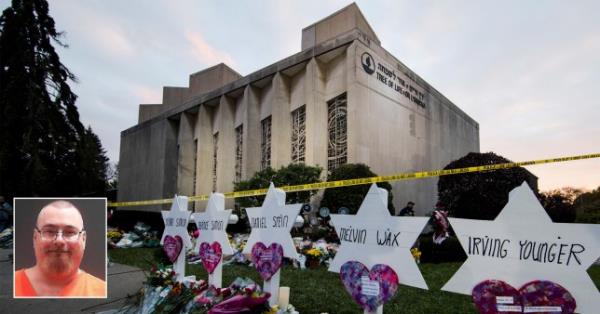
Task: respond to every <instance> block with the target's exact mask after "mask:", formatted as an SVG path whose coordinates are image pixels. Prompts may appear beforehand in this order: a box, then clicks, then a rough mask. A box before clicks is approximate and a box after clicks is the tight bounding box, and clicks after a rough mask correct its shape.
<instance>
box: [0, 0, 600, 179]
mask: <svg viewBox="0 0 600 314" xmlns="http://www.w3.org/2000/svg"><path fill="white" fill-rule="evenodd" d="M9 3H10V2H9V1H7V0H0V8H2V9H4V8H6V7H7V6H8V5H9ZM350 3H351V1H342V0H331V1H325V0H319V1H313V0H304V1H282V0H280V1H276V0H274V1H266V0H260V1H249V0H238V1H233V0H220V1H166V0H164V1H162V0H161V1H158V0H145V1H141V0H128V1H114V0H111V1H108V0H102V1H98V0H86V1H79V0H60V1H51V2H50V15H51V16H52V17H53V18H54V20H55V22H56V27H57V30H59V31H64V37H63V39H62V40H63V42H66V43H67V44H68V45H69V47H68V48H67V49H63V48H60V49H59V54H60V57H61V61H62V62H63V64H65V65H66V66H67V67H68V68H69V69H70V70H71V71H72V72H73V73H74V74H75V75H76V76H77V77H78V83H76V84H75V83H73V84H71V86H72V88H73V89H74V91H75V93H76V94H77V95H78V96H79V98H78V102H77V106H78V108H79V112H80V115H81V120H82V122H83V123H84V125H86V126H88V125H90V126H91V127H92V129H93V130H94V132H95V133H96V134H98V135H99V137H100V139H101V141H102V144H103V146H104V148H105V149H106V151H107V155H108V157H109V158H110V159H111V162H118V158H119V145H120V132H121V131H123V130H125V129H127V128H129V127H132V126H134V125H135V124H136V123H137V118H138V105H139V104H141V103H145V104H147V103H161V100H162V87H163V86H187V84H188V77H189V74H191V73H194V72H197V71H199V70H202V69H204V68H207V67H210V66H212V65H215V64H217V63H220V62H224V63H226V64H227V65H229V66H230V67H232V68H233V69H235V70H236V71H237V72H238V73H240V74H242V75H247V74H250V73H252V72H254V71H256V70H259V69H261V68H264V67H266V66H268V65H270V64H273V63H275V62H277V61H279V60H281V59H283V58H286V57H288V56H290V55H292V54H294V53H297V52H299V51H300V42H301V33H302V28H304V27H306V26H308V25H310V24H312V23H314V22H316V21H318V20H320V19H322V18H324V17H326V16H328V15H330V14H331V13H333V12H335V11H337V10H339V9H341V8H343V7H345V6H346V5H348V4H350ZM356 3H357V5H358V6H359V8H360V9H361V11H362V13H363V15H364V16H365V18H366V19H367V21H368V22H369V24H370V25H371V27H372V28H373V29H374V31H375V33H376V34H377V35H378V37H379V39H380V40H381V43H382V46H383V47H384V48H385V49H386V50H387V51H389V52H390V53H391V54H393V55H394V56H395V57H397V58H398V59H399V60H400V61H402V62H403V63H404V64H405V65H407V66H408V67H409V68H411V69H412V70H413V71H415V72H416V73H417V74H419V75H420V76H421V77H422V78H423V79H425V80H426V81H427V82H428V83H429V84H431V85H432V86H433V87H435V88H436V89H437V90H438V91H440V92H441V93H442V94H444V95H445V96H446V97H447V98H448V99H450V100H451V101H452V102H453V103H454V104H456V105H457V106H458V107H460V108H461V109H462V110H463V111H464V112H466V113H467V114H468V115H469V116H471V117H472V118H473V119H475V120H476V121H477V122H479V126H480V133H479V135H480V150H481V152H489V151H492V152H495V153H496V154H499V155H501V156H504V157H506V158H508V159H510V160H512V161H527V160H536V159H546V158H555V157H563V156H572V155H581V154H591V153H600V139H599V135H600V123H599V120H600V98H599V97H598V94H597V90H598V89H599V87H600V57H599V56H600V22H599V21H600V2H598V1H494V2H492V1H459V0H453V1H397V0H391V1H373V0H371V1H356ZM527 169H528V170H529V171H531V172H532V173H533V174H535V175H536V176H538V178H539V181H538V185H539V188H540V190H550V189H556V188H561V187H566V186H570V187H575V188H582V189H593V188H597V187H599V186H600V159H590V160H582V161H571V162H564V163H554V164H547V165H539V166H529V167H527ZM422 170H436V169H422ZM398 172H403V171H402V169H398ZM381 175H385V174H381Z"/></svg>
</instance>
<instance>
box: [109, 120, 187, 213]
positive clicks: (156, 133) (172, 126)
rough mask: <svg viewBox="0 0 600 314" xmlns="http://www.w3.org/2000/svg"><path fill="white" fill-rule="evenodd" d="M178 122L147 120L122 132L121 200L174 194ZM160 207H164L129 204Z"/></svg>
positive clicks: (120, 162) (151, 208)
mask: <svg viewBox="0 0 600 314" xmlns="http://www.w3.org/2000/svg"><path fill="white" fill-rule="evenodd" d="M178 128H179V122H178V121H172V120H169V119H164V120H156V121H152V122H147V123H146V124H145V125H144V127H142V128H136V129H133V130H126V131H123V132H121V150H120V156H119V185H120V186H119V193H118V200H119V201H137V200H147V199H157V198H170V197H173V195H174V193H175V190H176V187H177V134H178ZM127 209H132V210H160V209H163V206H159V205H157V206H144V207H128V208H127Z"/></svg>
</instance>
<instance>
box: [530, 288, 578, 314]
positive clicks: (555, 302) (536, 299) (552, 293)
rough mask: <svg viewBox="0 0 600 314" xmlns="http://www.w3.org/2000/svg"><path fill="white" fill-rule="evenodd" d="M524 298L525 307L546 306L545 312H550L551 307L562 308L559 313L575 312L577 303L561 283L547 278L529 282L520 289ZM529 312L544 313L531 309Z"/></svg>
mask: <svg viewBox="0 0 600 314" xmlns="http://www.w3.org/2000/svg"><path fill="white" fill-rule="evenodd" d="M519 293H521V298H522V300H523V308H524V309H525V308H527V307H529V308H530V309H533V308H534V307H541V308H545V311H544V313H546V314H547V313H548V310H550V308H551V307H554V308H556V309H558V308H560V310H558V311H556V312H558V313H563V314H564V313H574V312H575V308H576V307H577V303H576V302H575V299H574V298H573V296H572V295H571V293H569V291H568V290H567V289H565V288H564V287H562V286H561V285H559V284H557V283H554V282H552V281H547V280H535V281H531V282H528V283H526V284H524V285H523V287H521V289H519ZM528 313H542V311H541V309H540V311H539V312H536V311H530V312H528Z"/></svg>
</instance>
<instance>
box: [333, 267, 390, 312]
mask: <svg viewBox="0 0 600 314" xmlns="http://www.w3.org/2000/svg"><path fill="white" fill-rule="evenodd" d="M340 279H342V282H343V283H344V286H345V287H346V290H348V292H349V293H350V295H351V296H352V298H353V299H354V301H356V303H358V305H360V306H361V307H362V308H363V309H365V310H368V311H370V312H374V311H376V310H377V308H378V307H379V306H380V305H382V304H384V303H386V302H388V301H389V300H390V299H392V298H393V297H394V295H395V294H396V291H397V290H398V284H399V280H398V275H397V274H396V272H395V271H394V270H393V269H392V268H391V267H389V266H387V265H383V264H377V265H375V266H373V268H371V271H369V269H368V268H367V267H366V266H365V265H364V264H362V263H361V262H357V261H349V262H346V263H344V265H342V267H341V268H340Z"/></svg>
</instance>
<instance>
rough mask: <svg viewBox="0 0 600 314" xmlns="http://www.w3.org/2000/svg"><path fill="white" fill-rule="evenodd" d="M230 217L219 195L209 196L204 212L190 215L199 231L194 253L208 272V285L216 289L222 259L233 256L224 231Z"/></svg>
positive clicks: (221, 196)
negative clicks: (198, 256) (197, 254)
mask: <svg viewBox="0 0 600 314" xmlns="http://www.w3.org/2000/svg"><path fill="white" fill-rule="evenodd" d="M230 215H231V209H228V210H225V196H224V195H223V194H221V193H213V194H212V195H211V196H210V198H209V199H208V205H207V207H206V211H205V212H203V213H195V214H193V215H192V219H193V220H194V221H195V222H196V226H197V227H198V230H199V231H200V235H199V236H198V239H197V240H196V247H195V248H194V251H196V252H198V253H199V254H200V258H201V259H202V265H203V266H204V269H206V272H208V283H209V284H211V285H213V286H215V287H217V288H221V285H222V273H223V258H225V256H228V255H232V254H233V249H232V248H231V244H230V243H229V238H228V237H227V232H226V231H225V230H226V228H227V223H228V221H229V216H230Z"/></svg>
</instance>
